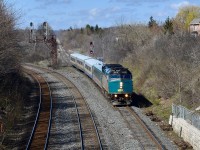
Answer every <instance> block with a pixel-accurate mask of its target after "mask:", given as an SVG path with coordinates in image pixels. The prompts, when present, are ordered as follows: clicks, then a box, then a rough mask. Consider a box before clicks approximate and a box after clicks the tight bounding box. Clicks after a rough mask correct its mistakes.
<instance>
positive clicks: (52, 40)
mask: <svg viewBox="0 0 200 150" xmlns="http://www.w3.org/2000/svg"><path fill="white" fill-rule="evenodd" d="M43 31H44V32H43V38H38V36H36V33H35V29H34V25H33V23H32V22H31V23H30V35H29V43H35V44H36V43H45V44H46V45H47V47H48V48H49V49H50V50H51V52H50V56H51V62H50V64H51V66H52V67H56V66H57V64H58V60H57V57H58V54H57V41H56V36H55V35H48V24H47V22H43ZM49 44H50V46H49Z"/></svg>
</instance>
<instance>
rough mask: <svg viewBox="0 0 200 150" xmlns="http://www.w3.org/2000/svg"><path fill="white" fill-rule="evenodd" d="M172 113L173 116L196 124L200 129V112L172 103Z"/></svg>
mask: <svg viewBox="0 0 200 150" xmlns="http://www.w3.org/2000/svg"><path fill="white" fill-rule="evenodd" d="M172 113H173V116H175V117H177V118H183V119H184V120H186V121H187V122H188V123H190V124H191V125H193V126H195V127H196V128H197V129H200V114H199V113H197V112H195V111H191V110H189V109H187V108H185V107H183V106H181V105H175V104H172Z"/></svg>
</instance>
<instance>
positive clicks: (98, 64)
mask: <svg viewBox="0 0 200 150" xmlns="http://www.w3.org/2000/svg"><path fill="white" fill-rule="evenodd" d="M102 66H103V62H102V61H99V63H97V64H94V67H95V68H97V69H98V70H100V71H101V72H102Z"/></svg>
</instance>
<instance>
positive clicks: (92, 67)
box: [70, 53, 133, 106]
mask: <svg viewBox="0 0 200 150" xmlns="http://www.w3.org/2000/svg"><path fill="white" fill-rule="evenodd" d="M70 62H71V64H72V66H74V67H76V68H78V69H80V70H81V71H83V72H84V73H85V74H86V75H88V76H89V77H90V78H91V79H92V80H93V81H94V82H95V83H96V84H97V85H98V86H99V87H100V88H101V89H102V92H103V94H104V95H105V96H106V97H107V98H109V99H110V100H111V102H112V104H113V105H114V106H117V105H130V104H131V102H132V93H133V82H132V74H131V72H130V71H129V70H128V69H127V68H124V67H123V66H122V65H120V64H104V63H103V62H102V61H99V60H97V59H94V58H92V57H89V56H85V55H82V54H79V53H72V54H70Z"/></svg>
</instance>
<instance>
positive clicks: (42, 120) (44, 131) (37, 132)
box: [24, 68, 52, 150]
mask: <svg viewBox="0 0 200 150" xmlns="http://www.w3.org/2000/svg"><path fill="white" fill-rule="evenodd" d="M24 72H25V73H27V74H29V75H31V76H32V77H33V78H34V79H35V80H36V81H37V83H38V85H39V87H40V102H39V106H38V111H37V115H36V118H35V122H34V126H33V129H32V132H31V136H30V138H29V141H28V144H27V146H26V149H27V150H29V149H47V146H48V139H49V133H50V129H51V118H52V117H51V116H52V97H51V90H50V87H49V84H48V83H47V82H46V80H45V79H44V78H43V77H42V76H40V75H39V74H37V73H35V72H34V71H32V70H29V69H25V68H24Z"/></svg>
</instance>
